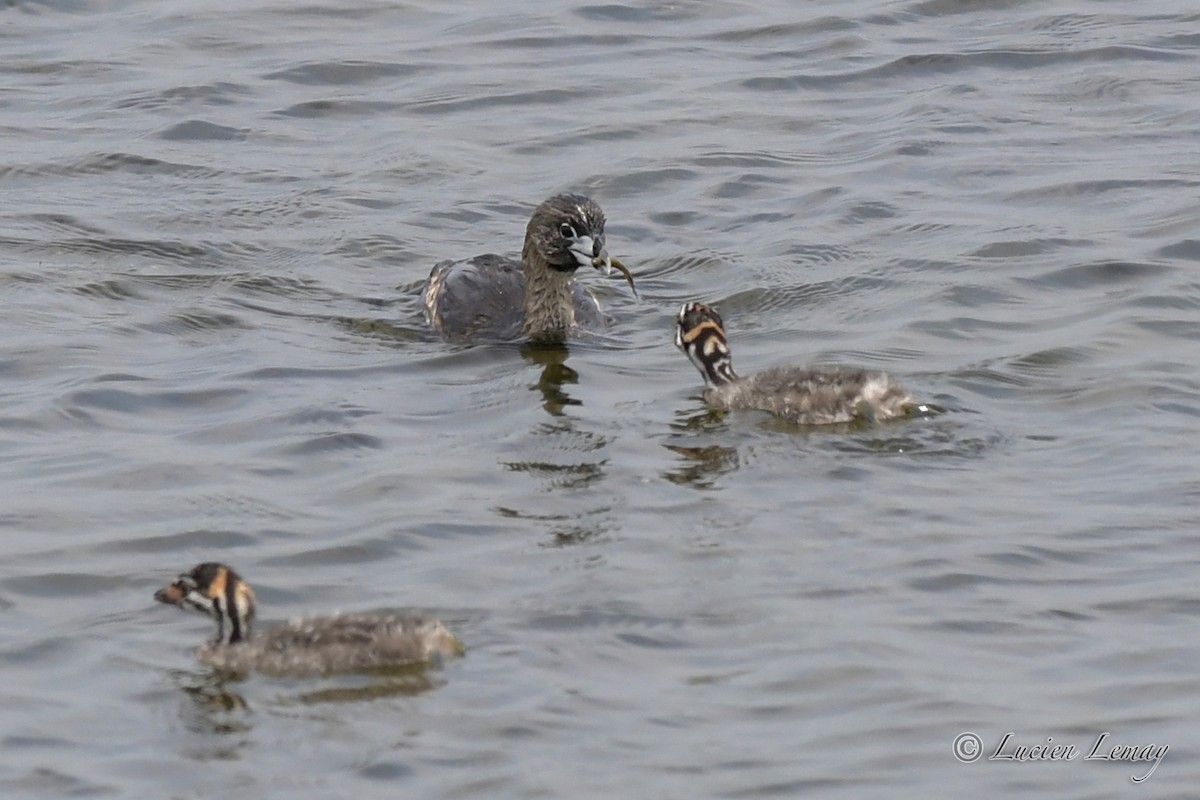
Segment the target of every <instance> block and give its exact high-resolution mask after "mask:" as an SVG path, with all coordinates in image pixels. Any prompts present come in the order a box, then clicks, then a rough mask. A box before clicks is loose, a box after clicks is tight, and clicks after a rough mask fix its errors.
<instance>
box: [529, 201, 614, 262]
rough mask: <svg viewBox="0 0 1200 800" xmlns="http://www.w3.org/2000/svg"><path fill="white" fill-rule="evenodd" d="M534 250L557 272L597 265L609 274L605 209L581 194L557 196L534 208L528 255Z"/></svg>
mask: <svg viewBox="0 0 1200 800" xmlns="http://www.w3.org/2000/svg"><path fill="white" fill-rule="evenodd" d="M531 249H532V250H533V253H532V254H536V255H538V256H539V257H540V258H541V259H542V261H544V262H545V263H546V266H548V267H549V268H550V269H552V270H554V271H556V272H564V273H567V274H570V273H572V272H574V271H575V270H577V269H579V268H580V267H595V268H596V269H598V270H601V271H603V272H604V274H605V275H608V274H610V273H611V272H612V269H613V266H612V259H610V258H609V256H608V250H607V248H605V246H604V212H603V211H601V210H600V206H598V205H596V202H595V201H594V200H592V199H591V198H589V197H584V196H583V195H581V194H559V195H555V196H554V197H551V198H550V199H549V200H547V201H545V202H544V203H542V204H541V205H540V206H538V207H537V208H535V209H534V211H533V216H532V217H530V219H529V227H527V228H526V229H525V256H526V258H528V257H529V256H530V255H531V253H530V250H531Z"/></svg>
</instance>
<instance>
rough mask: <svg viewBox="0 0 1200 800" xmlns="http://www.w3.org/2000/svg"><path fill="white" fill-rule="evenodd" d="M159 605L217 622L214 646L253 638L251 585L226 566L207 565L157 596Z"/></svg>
mask: <svg viewBox="0 0 1200 800" xmlns="http://www.w3.org/2000/svg"><path fill="white" fill-rule="evenodd" d="M154 599H155V600H157V601H158V602H160V603H166V604H167V605H172V606H178V607H179V608H190V609H192V610H193V611H199V612H200V613H201V614H204V615H206V616H208V617H212V618H213V619H215V620H216V621H217V636H216V638H215V639H213V644H236V643H238V642H242V641H245V640H246V639H247V638H249V636H250V626H251V625H252V624H253V622H254V608H255V598H254V590H253V589H251V588H250V584H248V583H246V582H245V581H244V580H242V578H241V576H240V575H238V574H237V573H236V572H234V571H233V569H232V568H231V567H228V566H226V565H225V564H218V563H216V562H214V561H206V562H205V563H203V564H197V565H196V566H195V567H193V568H192V570H191V571H190V572H184V573H182V574H181V575H179V577H177V578H176V579H175V580H174V581H173V582H171V583H170V584H168V585H167V586H164V587H163V588H162V589H159V590H158V591H157V592H155V593H154Z"/></svg>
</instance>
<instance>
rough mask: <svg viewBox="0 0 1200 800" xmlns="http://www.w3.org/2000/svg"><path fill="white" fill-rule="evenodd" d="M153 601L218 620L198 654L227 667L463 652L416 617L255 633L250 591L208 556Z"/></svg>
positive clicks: (315, 666)
mask: <svg viewBox="0 0 1200 800" xmlns="http://www.w3.org/2000/svg"><path fill="white" fill-rule="evenodd" d="M154 599H155V600H157V601H158V602H160V603H166V604H167V605H173V606H178V607H179V608H190V609H192V610H194V611H199V612H200V613H201V614H204V615H206V616H208V617H212V618H213V619H215V620H216V621H217V636H216V638H215V639H213V641H211V642H209V643H208V644H206V645H204V646H203V647H201V648H200V649H199V650H198V651H197V653H196V657H197V658H198V659H199V660H200V661H201V662H202V663H204V664H208V665H209V666H212V667H215V668H217V669H219V670H223V671H226V672H236V673H247V672H252V671H258V672H262V673H265V674H268V675H279V676H285V675H286V676H303V675H319V674H327V673H333V672H361V671H364V670H370V669H379V668H384V667H399V666H404V665H407V664H420V663H426V662H429V661H431V660H435V659H437V658H439V657H441V656H450V655H462V653H463V646H462V643H460V642H459V641H458V639H456V638H455V637H454V635H453V634H451V633H450V631H448V630H447V629H446V626H445V625H443V624H442V623H441V622H440V621H438V620H436V619H432V618H428V617H420V616H394V615H378V614H365V613H364V614H336V615H333V616H326V617H310V618H307V619H298V620H294V621H292V622H289V623H286V624H284V625H281V626H279V627H277V628H273V629H271V630H270V631H267V632H266V633H262V634H259V635H252V634H251V625H252V624H253V622H254V613H255V598H254V590H253V589H251V588H250V584H248V583H246V581H244V580H242V577H241V576H240V575H238V574H237V573H236V572H234V571H233V569H231V568H230V567H229V566H227V565H225V564H218V563H216V562H211V561H210V562H205V563H203V564H197V565H196V566H195V567H194V568H192V570H191V571H189V572H184V573H182V574H181V575H179V577H177V578H176V579H175V580H174V581H173V582H172V583H170V584H168V585H167V586H164V587H163V588H162V589H159V590H158V591H157V592H155V593H154Z"/></svg>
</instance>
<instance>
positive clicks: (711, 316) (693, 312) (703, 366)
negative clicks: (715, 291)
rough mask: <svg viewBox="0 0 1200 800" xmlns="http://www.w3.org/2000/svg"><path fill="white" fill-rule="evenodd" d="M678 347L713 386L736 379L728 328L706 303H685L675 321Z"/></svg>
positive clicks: (714, 310) (676, 344)
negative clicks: (727, 335)
mask: <svg viewBox="0 0 1200 800" xmlns="http://www.w3.org/2000/svg"><path fill="white" fill-rule="evenodd" d="M675 346H676V347H678V348H679V349H680V350H682V351H683V352H684V353H686V354H687V357H688V359H689V360H691V362H692V363H693V364H695V365H696V369H698V370H700V374H701V375H703V376H704V380H706V381H708V382H709V383H711V384H712V385H713V386H721V385H722V384H726V383H729V382H730V381H735V380H737V373H735V372H734V371H733V357H732V356H731V355H730V353H729V343H728V342H727V341H726V339H725V325H724V324H723V323H722V322H721V315H720V314H718V313H717V312H716V309H714V308H711V307H709V306H706V305H704V304H703V303H684V305H683V307H682V308H680V309H679V317H678V318H677V319H676V322H675Z"/></svg>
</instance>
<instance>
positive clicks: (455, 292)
mask: <svg viewBox="0 0 1200 800" xmlns="http://www.w3.org/2000/svg"><path fill="white" fill-rule="evenodd" d="M580 267H595V268H596V269H599V270H602V271H603V272H604V274H605V275H609V274H611V273H612V271H613V269H617V270H620V271H621V272H622V273H623V274H624V275H625V276H626V278H627V279H628V280H629V282H630V286H632V285H633V279H632V278H631V277H630V276H629V271H628V270H627V269H626V268H625V266H624V265H623V264H621V262H620V261H614V259H612V258H610V257H609V255H608V250H607V249H606V248H605V246H604V212H603V211H601V210H600V206H598V205H596V203H595V202H594V201H593V200H591V199H590V198H587V197H584V196H583V195H578V194H560V195H555V196H554V197H551V198H550V199H549V200H546V201H545V202H543V203H542V204H541V205H539V206H538V207H537V208H535V209H534V210H533V216H532V217H530V219H529V225H528V226H527V227H526V228H525V245H524V247H523V248H522V250H521V260H520V261H517V260H515V259H512V258H506V257H504V256H498V255H494V254H491V253H489V254H487V255H481V256H476V257H475V258H472V259H469V260H466V261H443V262H441V263H439V264H438V265H437V266H435V267H434V268H433V271H432V272H430V273H429V280H428V282H427V283H426V284H425V291H424V293H423V295H422V301H423V303H424V305H425V316H426V318H427V319H428V320H429V324H430V326H431V327H433V329H434V330H436V331H438V332H439V333H440V334H442V336H444V337H446V338H447V339H452V340H457V341H465V340H472V339H475V338H479V337H485V338H490V339H500V340H513V339H518V338H521V337H525V338H527V339H529V340H530V341H533V342H535V343H561V342H563V341H565V340H566V338H567V335H568V334H569V333H571V332H572V331H574V330H575V329H577V328H583V329H585V330H592V331H600V330H604V328H605V327H606V325H607V322H606V320H605V317H604V313H603V312H602V311H601V309H600V302H599V301H598V300H597V299H596V298H595V296H594V295H592V293H591V292H589V291H587V290H585V289H584V288H583V287H582V286H579V285H577V284H576V283H575V281H574V280H572V277H573V276H574V274H575V270H577V269H579V268H580Z"/></svg>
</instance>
